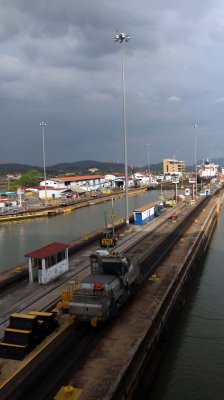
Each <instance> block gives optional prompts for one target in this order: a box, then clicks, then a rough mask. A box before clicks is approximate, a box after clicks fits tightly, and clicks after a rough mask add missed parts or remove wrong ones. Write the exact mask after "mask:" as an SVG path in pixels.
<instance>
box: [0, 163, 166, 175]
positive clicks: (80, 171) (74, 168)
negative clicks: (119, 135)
mask: <svg viewBox="0 0 224 400" xmlns="http://www.w3.org/2000/svg"><path fill="white" fill-rule="evenodd" d="M133 168H134V171H135V172H137V171H143V170H147V169H148V166H144V167H138V166H134V167H133ZM31 169H35V170H37V171H43V167H39V166H35V165H26V164H0V175H6V174H14V173H21V174H24V173H26V172H28V171H30V170H31ZM90 169H97V171H95V172H93V173H94V174H101V173H102V174H110V173H113V172H122V173H123V172H124V164H123V163H113V162H111V163H106V162H100V161H94V160H83V161H76V162H71V163H60V164H55V165H50V166H47V167H46V171H47V175H48V176H56V175H65V174H69V175H87V174H90V173H91V172H90V171H89V170H90ZM128 170H129V173H131V167H130V166H129V167H128ZM150 170H151V171H156V172H161V170H162V163H159V164H152V165H150Z"/></svg>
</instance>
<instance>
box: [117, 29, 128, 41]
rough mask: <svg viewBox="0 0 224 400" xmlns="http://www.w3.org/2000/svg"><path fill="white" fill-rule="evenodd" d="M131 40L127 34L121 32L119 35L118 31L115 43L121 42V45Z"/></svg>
mask: <svg viewBox="0 0 224 400" xmlns="http://www.w3.org/2000/svg"><path fill="white" fill-rule="evenodd" d="M129 40H130V36H129V35H125V33H123V32H121V33H119V32H118V31H117V33H116V35H115V37H114V41H115V42H119V43H123V42H128V41H129Z"/></svg>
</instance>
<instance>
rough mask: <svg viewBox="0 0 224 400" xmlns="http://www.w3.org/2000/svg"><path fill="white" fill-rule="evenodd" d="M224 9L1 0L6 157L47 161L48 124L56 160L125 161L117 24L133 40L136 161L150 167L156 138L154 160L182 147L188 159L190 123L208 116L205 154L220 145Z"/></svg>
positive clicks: (131, 105) (131, 122)
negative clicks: (43, 123) (43, 143)
mask: <svg viewBox="0 0 224 400" xmlns="http://www.w3.org/2000/svg"><path fill="white" fill-rule="evenodd" d="M223 14H224V9H223V6H222V4H221V3H220V2H219V1H218V0H213V1H210V0H199V1H198V2H195V1H192V0H189V1H188V2H185V3H183V2H180V1H179V0H172V1H170V2H167V1H166V0H159V1H157V2H155V1H152V0H140V1H138V2H133V3H130V2H129V1H127V0H124V1H122V2H118V1H114V2H111V1H109V0H91V1H85V0H76V1H73V0H48V1H46V0H38V1H30V0H20V1H18V0H11V1H10V2H9V1H8V0H3V1H2V2H1V4H0V22H1V24H0V26H1V27H0V45H1V57H0V104H1V109H0V118H1V131H2V135H4V138H5V139H4V148H3V147H2V146H1V149H0V160H1V161H2V162H4V161H6V158H8V157H9V156H10V157H11V158H12V159H11V160H10V162H14V161H15V162H26V163H32V162H34V163H37V164H41V140H40V139H41V137H40V135H41V132H40V129H39V122H40V121H41V120H46V121H47V130H46V144H47V163H48V164H50V163H51V164H52V163H55V162H63V161H75V160H78V159H84V158H85V159H88V158H91V159H94V158H95V159H98V160H100V161H103V160H106V159H108V157H109V159H110V160H111V159H114V160H115V161H117V160H122V158H123V147H122V146H123V125H122V80H121V52H120V45H119V44H117V43H115V42H114V41H113V38H114V35H115V31H116V29H119V30H122V31H124V32H125V33H128V34H130V36H131V40H130V42H129V43H127V44H125V86H126V104H127V127H128V155H129V157H128V158H129V162H130V163H131V164H142V163H143V164H144V163H145V164H146V163H147V154H144V151H143V150H142V149H144V148H145V144H146V143H148V142H150V144H151V148H152V162H159V161H160V160H161V157H162V156H166V155H167V156H168V154H166V152H167V153H169V155H170V156H171V155H172V152H174V153H175V151H176V150H177V149H181V148H182V151H181V158H185V159H186V161H188V160H190V157H191V156H190V154H191V151H192V145H191V140H189V139H187V138H192V140H193V133H192V121H193V122H197V121H200V124H199V129H198V135H199V136H202V135H203V137H204V140H203V141H202V142H201V149H199V155H200V153H201V154H204V153H205V152H206V140H209V134H211V135H213V139H214V140H213V142H217V143H219V148H222V146H223V145H224V143H223V139H222V113H223V110H222V100H220V99H222V97H223V93H222V91H221V88H222V87H223V83H224V82H223V79H224V78H223V67H224V66H223V61H222V57H221V56H220V54H222V47H223V46H222V40H221V38H222V35H223V22H222V20H223ZM180 99H181V101H179V100H180ZM214 121H215V122H214ZM14 137H16V138H17V139H16V140H17V141H18V145H17V147H16V150H15V153H13V150H12V149H11V147H10V141H11V140H12V138H14ZM167 138H169V140H168V139H167ZM24 144H25V145H24ZM183 144H184V145H183ZM214 147H215V145H214ZM175 148H176V150H175ZM37 149H38V151H37ZM108 149H109V153H110V154H109V155H108ZM172 149H173V151H172ZM1 161H0V162H1ZM7 161H9V160H7Z"/></svg>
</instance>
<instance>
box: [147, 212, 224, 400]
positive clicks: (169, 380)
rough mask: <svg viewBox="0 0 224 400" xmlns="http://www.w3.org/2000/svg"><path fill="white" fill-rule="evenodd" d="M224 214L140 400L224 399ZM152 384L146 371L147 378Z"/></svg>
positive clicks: (220, 218)
mask: <svg viewBox="0 0 224 400" xmlns="http://www.w3.org/2000/svg"><path fill="white" fill-rule="evenodd" d="M223 261H224V210H222V213H221V215H220V217H219V222H218V225H217V227H216V230H215V233H214V236H213V238H212V241H211V243H210V246H209V249H208V252H207V254H206V257H205V259H204V260H202V261H201V262H200V263H199V265H198V271H197V273H196V275H195V277H194V279H193V282H192V284H191V288H190V289H189V293H188V298H187V301H186V304H185V307H184V308H183V310H182V313H181V316H180V317H179V319H178V323H177V324H176V325H175V331H174V332H173V334H172V338H171V341H170V343H169V346H168V349H167V351H166V352H165V354H164V356H163V359H162V362H161V364H160V366H159V371H158V374H157V376H156V379H155V381H154V383H153V385H152V388H151V390H148V391H147V390H146V391H145V392H144V394H141V397H139V398H141V400H144V399H147V400H174V399H178V400H202V399H203V400H222V399H223V398H224V368H223V367H224V290H223V287H224V262H223ZM144 380H145V381H146V382H147V373H146V375H145V376H144Z"/></svg>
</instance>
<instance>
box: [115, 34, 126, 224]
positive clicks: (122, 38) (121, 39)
mask: <svg viewBox="0 0 224 400" xmlns="http://www.w3.org/2000/svg"><path fill="white" fill-rule="evenodd" d="M129 39H130V36H128V35H125V33H118V32H117V34H116V35H115V38H114V41H115V42H118V43H120V44H121V57H122V90H123V123H124V165H125V219H126V225H129V212H128V162H127V123H126V102H125V81H124V42H128V41H129Z"/></svg>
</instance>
